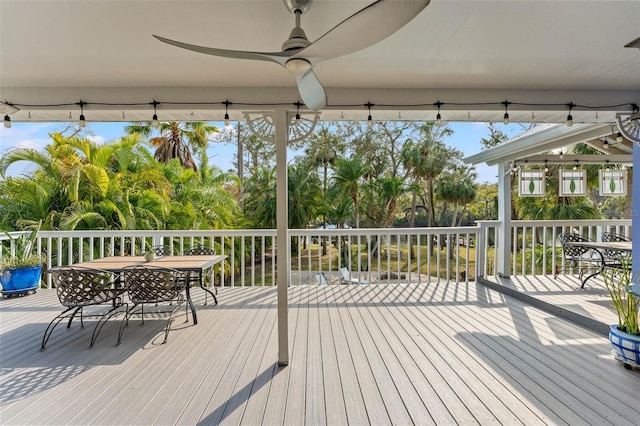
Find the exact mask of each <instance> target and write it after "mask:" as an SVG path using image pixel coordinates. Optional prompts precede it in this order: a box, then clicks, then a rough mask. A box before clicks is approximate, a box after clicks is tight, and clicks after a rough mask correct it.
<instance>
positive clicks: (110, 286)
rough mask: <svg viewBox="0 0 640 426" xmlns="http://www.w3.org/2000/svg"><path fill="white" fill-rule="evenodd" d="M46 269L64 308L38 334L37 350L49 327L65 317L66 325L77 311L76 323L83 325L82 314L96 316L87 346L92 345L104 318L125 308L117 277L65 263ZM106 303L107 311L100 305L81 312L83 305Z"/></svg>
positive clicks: (53, 326) (45, 341)
mask: <svg viewBox="0 0 640 426" xmlns="http://www.w3.org/2000/svg"><path fill="white" fill-rule="evenodd" d="M48 272H49V273H50V274H51V277H52V281H53V285H54V286H55V288H56V293H57V295H58V299H59V300H60V304H62V306H65V307H66V308H67V309H65V310H64V311H63V312H62V313H61V314H59V315H58V316H56V317H55V318H54V319H53V320H52V321H51V322H50V323H49V325H48V326H47V329H46V330H45V332H44V336H43V337H42V345H41V347H40V350H44V349H45V347H46V346H47V341H48V340H49V338H50V337H51V334H52V333H53V330H54V329H55V328H56V326H57V325H58V324H60V322H61V321H62V320H64V319H66V318H69V322H68V323H67V328H70V327H71V322H72V321H73V318H74V317H75V316H76V315H78V314H80V324H81V325H82V326H83V327H84V317H85V316H90V317H99V319H98V323H97V324H96V326H95V328H94V329H93V334H92V335H91V344H90V346H91V347H93V344H94V343H95V341H96V339H97V338H98V334H99V333H100V330H102V327H103V326H104V324H105V323H106V321H107V320H108V319H109V318H111V317H112V316H113V315H115V314H116V313H118V309H119V308H120V307H122V306H124V307H125V309H126V308H127V304H126V303H124V301H123V297H122V296H123V294H124V292H125V290H124V289H122V288H116V285H115V283H116V282H117V281H114V278H113V275H112V274H110V273H109V272H107V271H101V270H98V269H89V268H77V267H72V266H65V267H59V268H53V269H51V270H49V271H48ZM107 304H109V305H111V306H110V308H109V309H108V310H107V311H104V309H102V310H101V312H98V313H89V314H85V312H84V308H86V307H88V306H95V305H107Z"/></svg>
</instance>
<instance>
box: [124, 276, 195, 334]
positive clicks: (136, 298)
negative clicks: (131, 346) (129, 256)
mask: <svg viewBox="0 0 640 426" xmlns="http://www.w3.org/2000/svg"><path fill="white" fill-rule="evenodd" d="M122 274H123V276H124V284H125V288H126V289H127V292H128V294H129V300H131V303H132V306H131V308H130V309H127V314H126V315H125V317H124V319H123V320H122V323H121V324H120V333H119V334H118V344H120V341H121V340H122V334H123V333H124V328H125V327H126V326H128V324H129V319H130V318H131V317H132V316H133V315H140V316H141V317H142V323H141V325H144V315H145V311H144V306H145V305H149V304H152V305H155V306H159V305H160V304H161V303H168V306H169V308H163V309H161V310H157V309H156V310H154V313H169V314H170V315H169V319H168V320H167V325H166V327H165V330H164V341H163V342H162V343H165V342H166V341H167V338H168V336H169V330H170V328H171V322H172V321H173V317H174V315H175V313H176V312H177V311H178V309H180V305H182V304H183V303H184V302H185V297H184V295H183V291H184V285H183V283H182V282H181V280H180V272H179V271H176V270H175V269H169V268H158V267H151V266H131V267H127V268H124V269H123V270H122ZM185 315H186V316H187V321H189V314H188V310H187V309H185Z"/></svg>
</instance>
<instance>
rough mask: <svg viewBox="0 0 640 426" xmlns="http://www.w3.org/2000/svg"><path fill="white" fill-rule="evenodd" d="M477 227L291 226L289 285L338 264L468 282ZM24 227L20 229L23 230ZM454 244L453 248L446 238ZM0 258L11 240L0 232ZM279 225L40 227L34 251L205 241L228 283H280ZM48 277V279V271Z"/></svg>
mask: <svg viewBox="0 0 640 426" xmlns="http://www.w3.org/2000/svg"><path fill="white" fill-rule="evenodd" d="M478 229H479V228H478V227H462V228H415V229H407V228H405V229H329V230H322V229H313V230H311V229H305V230H299V229H292V230H290V231H289V236H290V241H291V254H290V257H289V265H290V274H291V280H290V282H291V284H292V285H302V284H317V283H318V280H317V278H316V276H317V275H318V274H319V273H321V274H324V277H325V280H326V281H327V282H333V283H338V282H340V277H341V274H340V268H343V267H346V268H347V269H348V271H349V274H350V276H351V277H352V278H354V279H361V280H362V281H363V282H364V281H365V280H366V281H369V282H371V283H392V282H423V281H428V280H431V279H438V280H440V279H445V280H453V281H469V280H473V279H474V277H475V274H474V270H475V252H474V251H475V250H474V249H473V248H472V247H471V246H473V245H475V240H476V238H477V236H476V233H477V230H478ZM17 234H20V233H14V235H17ZM449 241H450V242H451V243H450V244H449V247H450V249H449V250H447V249H446V247H447V243H448V242H449ZM0 243H2V245H4V248H2V247H0V257H2V255H3V253H5V254H6V253H7V252H8V253H11V252H12V251H13V247H12V246H11V242H10V241H8V238H7V237H6V236H5V235H2V236H0ZM276 243H277V241H276V231H275V230H270V229H267V230H260V229H249V230H224V231H40V232H39V233H38V239H37V245H36V251H37V253H40V254H42V255H43V257H44V259H45V262H46V264H47V265H48V266H49V267H53V266H62V265H69V264H73V263H76V262H80V261H86V260H91V259H97V258H101V257H104V256H112V255H118V256H125V255H141V254H143V253H144V251H145V250H146V249H148V248H150V247H151V246H154V245H166V246H169V247H170V248H171V250H172V252H173V253H183V252H185V251H187V250H188V249H189V248H190V247H192V246H194V245H199V244H201V245H206V246H209V247H212V248H214V249H215V251H216V253H224V254H226V255H227V260H226V261H225V262H224V263H222V264H220V265H219V266H217V267H216V271H215V277H216V281H217V283H218V284H219V285H224V286H270V285H273V283H274V282H276V280H275V277H276V272H277V271H276V262H275V258H276ZM45 281H46V282H48V279H47V277H46V276H45Z"/></svg>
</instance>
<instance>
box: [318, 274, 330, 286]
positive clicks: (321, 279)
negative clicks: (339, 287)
mask: <svg viewBox="0 0 640 426" xmlns="http://www.w3.org/2000/svg"><path fill="white" fill-rule="evenodd" d="M316 281H317V282H318V284H319V285H329V283H328V282H327V279H326V278H325V276H324V274H323V273H322V272H319V273H317V274H316Z"/></svg>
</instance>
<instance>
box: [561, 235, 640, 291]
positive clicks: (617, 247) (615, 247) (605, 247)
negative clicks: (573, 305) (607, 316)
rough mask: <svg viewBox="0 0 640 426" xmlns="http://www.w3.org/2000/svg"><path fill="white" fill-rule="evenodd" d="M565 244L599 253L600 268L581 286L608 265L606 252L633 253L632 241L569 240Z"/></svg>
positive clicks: (583, 282)
mask: <svg viewBox="0 0 640 426" xmlns="http://www.w3.org/2000/svg"><path fill="white" fill-rule="evenodd" d="M565 244H567V245H570V246H577V247H584V248H587V249H591V250H593V251H594V252H596V253H598V256H599V257H600V261H601V263H600V268H598V270H597V271H596V272H594V273H593V274H591V275H589V276H587V277H586V278H585V279H584V280H582V285H581V287H584V284H585V283H586V282H587V280H589V278H593V277H595V276H597V275H598V274H600V273H602V271H603V270H604V268H605V267H606V266H607V262H606V259H607V256H605V253H606V252H611V251H614V252H615V251H617V252H626V253H629V255H631V252H632V245H631V241H567V242H566V243H565Z"/></svg>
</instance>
